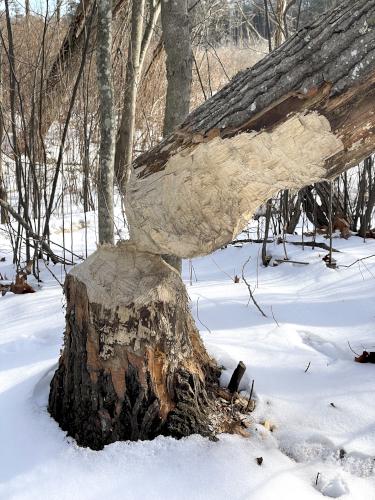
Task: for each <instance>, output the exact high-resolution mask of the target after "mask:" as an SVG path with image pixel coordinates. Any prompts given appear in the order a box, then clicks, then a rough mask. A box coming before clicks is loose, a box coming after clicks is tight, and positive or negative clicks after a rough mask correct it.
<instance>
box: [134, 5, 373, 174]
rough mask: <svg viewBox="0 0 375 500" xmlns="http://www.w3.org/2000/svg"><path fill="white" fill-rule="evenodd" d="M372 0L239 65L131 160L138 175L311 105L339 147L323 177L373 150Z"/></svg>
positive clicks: (337, 10) (327, 17) (334, 13)
mask: <svg viewBox="0 0 375 500" xmlns="http://www.w3.org/2000/svg"><path fill="white" fill-rule="evenodd" d="M374 107H375V0H357V1H354V2H353V1H350V0H346V1H344V2H340V5H339V6H338V7H337V8H335V9H333V10H332V11H330V12H327V13H325V14H324V15H323V16H321V17H319V18H318V19H316V21H314V22H313V23H311V24H310V25H309V26H305V27H304V28H301V29H300V30H299V31H298V32H297V33H296V34H295V35H294V36H292V37H291V38H290V39H289V40H288V41H287V42H286V43H284V44H283V45H282V46H281V47H279V48H278V49H277V50H275V51H274V52H272V53H270V54H269V55H268V56H266V57H265V58H264V59H262V60H261V61H260V62H259V63H257V64H256V65H255V66H254V67H252V68H250V69H247V70H245V71H242V72H240V73H239V74H238V75H237V76H236V77H234V78H233V80H231V82H229V83H228V84H227V85H226V86H225V87H224V88H222V89H221V90H220V91H219V92H218V93H217V94H215V95H214V96H213V97H212V98H211V99H209V100H208V101H206V102H205V103H204V104H202V105H201V106H200V107H199V108H197V109H196V110H195V111H193V112H192V113H191V114H190V115H189V116H188V117H187V119H186V120H185V122H184V123H183V124H182V125H181V126H180V127H179V128H178V129H177V130H176V131H175V133H173V134H172V135H171V136H169V137H168V138H167V139H165V141H163V142H162V143H161V144H159V145H158V146H156V147H155V148H153V149H152V150H150V151H149V152H147V153H145V154H144V155H141V156H140V157H139V158H138V159H137V160H136V162H135V171H136V174H137V176H138V177H144V176H148V175H152V173H153V172H158V171H160V170H163V169H164V165H165V163H166V162H167V160H168V158H170V157H171V156H173V155H174V154H176V152H178V151H180V150H181V149H186V148H191V147H195V145H196V144H199V143H200V142H207V141H210V140H211V139H212V138H214V137H217V136H220V137H222V138H225V137H231V136H233V135H235V134H238V133H240V132H248V131H252V130H254V131H258V130H261V129H272V128H273V127H275V126H276V125H277V124H279V123H281V122H283V121H285V120H286V117H287V115H290V113H296V112H304V111H313V110H315V111H317V112H319V113H320V114H323V115H324V116H325V117H326V118H327V119H328V121H329V122H330V124H331V128H332V130H333V132H334V133H335V134H336V135H338V136H339V137H340V138H341V139H342V141H343V144H344V147H345V149H344V151H343V152H340V153H338V154H337V155H335V156H333V157H332V158H330V160H329V162H328V163H327V178H330V177H332V176H335V175H337V174H338V173H340V172H341V171H343V170H344V169H345V168H349V167H350V166H351V165H354V164H356V163H358V162H359V161H360V160H361V159H363V158H364V157H365V156H368V155H369V154H371V153H372V151H373V148H374V144H373V143H374V133H375V114H374Z"/></svg>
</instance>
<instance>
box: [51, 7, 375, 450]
mask: <svg viewBox="0 0 375 500" xmlns="http://www.w3.org/2000/svg"><path fill="white" fill-rule="evenodd" d="M374 103H375V0H357V1H353V0H346V1H344V2H342V3H341V5H340V6H339V7H337V8H335V9H334V10H332V11H330V12H328V13H325V15H324V16H322V17H321V18H319V19H318V20H316V21H315V22H314V23H311V24H310V25H309V26H307V27H304V28H302V29H300V30H299V31H298V32H297V33H296V34H295V35H294V36H293V37H291V38H290V39H289V40H288V41H287V42H286V43H285V44H283V45H282V46H281V47H280V48H279V49H277V50H275V51H274V52H273V53H271V54H269V55H268V56H267V57H265V58H264V59H263V60H262V61H260V62H259V63H258V64H257V65H256V66H254V67H253V68H251V69H248V70H245V71H242V72H241V73H239V74H238V75H237V76H236V77H235V78H234V79H233V80H232V81H231V82H230V83H229V84H228V85H227V86H226V87H224V88H223V89H222V90H221V91H220V92H218V93H217V94H216V95H215V96H214V97H212V98H211V99H209V100H208V101H207V102H205V103H204V104H203V105H202V106H201V107H199V108H198V109H197V110H195V111H194V112H193V113H191V114H190V115H189V116H188V117H187V119H186V120H185V122H184V123H183V124H182V125H180V126H179V127H178V128H177V129H176V130H175V132H174V133H173V134H171V135H170V136H169V137H167V138H166V139H165V140H164V141H163V142H162V143H161V144H160V145H159V146H157V147H155V148H154V149H152V150H151V151H149V152H148V153H146V154H144V155H142V156H140V157H139V158H138V159H137V160H136V162H135V164H134V165H133V174H132V177H131V181H130V185H129V190H128V199H127V217H128V221H129V227H130V240H129V241H127V242H121V243H119V244H118V245H116V246H108V245H105V246H102V247H100V248H99V249H98V250H97V251H96V252H95V253H94V254H93V255H91V256H90V257H89V258H88V259H87V260H86V261H85V262H84V263H83V264H80V265H79V266H76V267H75V268H74V269H73V270H72V271H71V272H70V273H69V275H68V276H67V279H66V283H65V292H66V297H67V311H66V331H65V341H64V349H63V352H62V355H61V358H60V362H59V366H58V369H57V371H56V373H55V375H54V377H53V380H52V382H51V392H50V397H49V411H50V413H51V415H52V416H53V417H54V418H55V419H56V420H57V422H58V423H59V424H60V426H61V427H62V428H63V429H64V430H66V431H67V432H68V433H69V434H70V435H71V436H73V437H75V438H76V440H77V442H78V443H79V444H80V445H85V446H90V447H92V448H95V449H100V448H101V447H103V446H104V445H105V444H107V443H111V442H113V441H116V440H125V439H131V440H135V439H151V438H153V437H155V436H156V435H158V434H169V435H173V436H176V437H179V436H186V435H189V434H191V433H200V434H203V435H212V434H214V433H215V432H217V431H218V430H220V419H218V418H215V417H217V415H216V412H217V411H218V410H217V408H218V407H217V405H215V397H216V387H217V383H218V374H219V371H218V368H217V366H216V365H215V362H214V361H213V360H212V359H210V357H209V356H208V354H207V352H206V350H205V348H204V346H203V344H202V341H201V339H200V337H199V332H198V330H197V328H196V326H195V325H194V321H193V319H192V316H191V313H190V311H189V303H188V297H187V293H186V290H185V287H184V284H183V282H182V280H181V278H180V276H179V274H178V273H177V272H176V271H175V269H174V268H172V267H171V266H169V265H168V264H167V263H166V262H165V261H164V260H163V258H162V257H161V256H162V255H165V254H168V255H176V256H178V257H181V258H190V257H195V256H199V255H207V254H209V253H211V252H213V251H214V250H216V249H218V248H220V247H221V246H223V245H225V244H226V243H228V242H230V241H231V240H232V239H233V238H234V237H235V236H236V235H237V234H238V233H239V232H240V231H241V229H242V228H243V227H244V226H245V224H246V222H247V221H248V220H249V218H250V217H251V216H252V214H253V213H254V211H255V209H256V208H257V207H258V206H259V205H260V204H261V203H263V202H264V201H265V200H267V199H268V198H270V197H271V196H272V195H274V194H275V193H276V192H277V191H279V190H280V189H285V188H292V189H297V188H301V187H302V186H305V185H308V184H311V183H313V182H316V181H318V180H322V179H331V178H333V177H334V176H336V175H337V174H339V173H340V172H342V171H343V170H345V169H347V168H349V167H351V166H352V165H355V164H357V163H358V162H359V161H361V160H362V159H363V158H364V157H366V156H368V155H369V154H371V153H372V151H373V149H374V142H373V140H374V131H375V106H374Z"/></svg>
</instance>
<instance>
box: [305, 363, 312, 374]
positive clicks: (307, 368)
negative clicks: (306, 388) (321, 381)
mask: <svg viewBox="0 0 375 500" xmlns="http://www.w3.org/2000/svg"><path fill="white" fill-rule="evenodd" d="M310 366H311V361H309V364H308V365H307V367H306V370H305V373H307V372H308V370H309V368H310Z"/></svg>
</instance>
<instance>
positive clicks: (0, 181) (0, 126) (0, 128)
mask: <svg viewBox="0 0 375 500" xmlns="http://www.w3.org/2000/svg"><path fill="white" fill-rule="evenodd" d="M0 108H1V113H0V199H2V200H4V201H7V199H8V196H7V191H6V188H5V182H4V172H3V149H2V148H3V138H4V123H3V113H4V111H3V49H2V47H0ZM7 221H8V214H7V211H6V210H5V208H4V207H3V206H1V207H0V224H6V222H7Z"/></svg>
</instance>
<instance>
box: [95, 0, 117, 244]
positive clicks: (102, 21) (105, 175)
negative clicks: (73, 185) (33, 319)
mask: <svg viewBox="0 0 375 500" xmlns="http://www.w3.org/2000/svg"><path fill="white" fill-rule="evenodd" d="M97 9H98V23H97V26H98V27H97V53H96V58H97V73H98V89H99V100H100V151H99V182H98V221H99V243H113V242H114V224H113V177H114V155H115V141H114V134H115V120H114V109H113V89H112V63H111V54H112V0H100V2H98V5H97Z"/></svg>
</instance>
